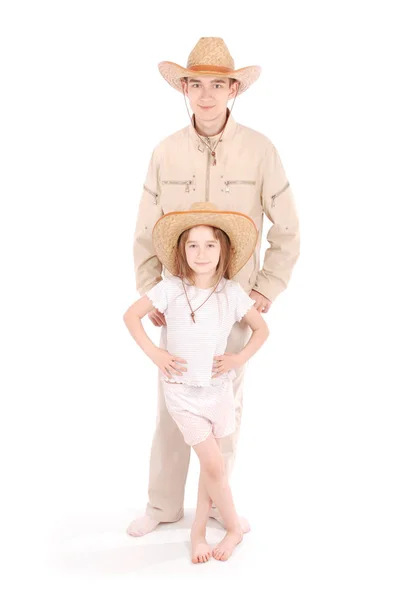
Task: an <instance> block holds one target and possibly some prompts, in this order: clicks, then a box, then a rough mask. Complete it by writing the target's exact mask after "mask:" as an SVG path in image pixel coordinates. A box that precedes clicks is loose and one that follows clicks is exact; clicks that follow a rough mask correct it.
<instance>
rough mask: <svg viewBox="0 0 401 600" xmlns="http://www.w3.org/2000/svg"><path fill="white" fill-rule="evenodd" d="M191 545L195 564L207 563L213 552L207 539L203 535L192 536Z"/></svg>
mask: <svg viewBox="0 0 401 600" xmlns="http://www.w3.org/2000/svg"><path fill="white" fill-rule="evenodd" d="M191 545H192V556H191V559H192V562H193V563H194V564H197V563H204V562H207V561H208V560H209V559H210V558H211V556H212V550H211V548H210V546H209V544H208V543H207V541H206V538H205V537H203V536H201V535H193V536H192V535H191Z"/></svg>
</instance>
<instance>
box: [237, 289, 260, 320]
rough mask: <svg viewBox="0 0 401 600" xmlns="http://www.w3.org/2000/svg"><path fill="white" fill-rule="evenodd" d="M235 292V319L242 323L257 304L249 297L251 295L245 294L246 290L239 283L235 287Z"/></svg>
mask: <svg viewBox="0 0 401 600" xmlns="http://www.w3.org/2000/svg"><path fill="white" fill-rule="evenodd" d="M234 292H235V300H234V306H235V312H234V318H235V320H236V321H241V319H242V317H244V316H245V315H246V313H247V312H248V310H249V309H250V308H252V306H253V305H254V304H255V300H252V298H250V297H249V295H248V294H247V293H246V292H245V290H244V288H243V287H242V286H241V285H240V284H239V283H237V285H236V286H235V288H234Z"/></svg>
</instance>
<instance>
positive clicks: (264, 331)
mask: <svg viewBox="0 0 401 600" xmlns="http://www.w3.org/2000/svg"><path fill="white" fill-rule="evenodd" d="M241 323H246V324H247V325H249V327H250V328H251V329H252V335H251V338H250V340H249V342H248V343H247V344H246V346H245V347H244V348H243V349H242V350H241V352H238V353H237V354H231V353H229V352H226V353H225V354H222V355H221V356H215V357H214V361H215V362H214V365H213V373H214V375H213V376H212V379H214V378H215V377H219V375H222V374H223V373H227V372H228V371H230V370H231V369H238V367H241V366H242V365H244V364H245V363H246V362H247V361H248V360H249V359H250V358H251V356H253V355H254V354H255V353H256V352H257V351H258V350H259V348H260V347H261V346H262V345H263V344H264V343H265V341H266V340H267V338H268V335H269V328H268V326H267V324H266V323H265V321H264V319H263V317H262V315H261V314H260V312H259V311H257V310H256V308H255V307H254V306H252V307H251V308H250V309H249V310H248V312H247V313H246V314H245V315H244V317H242V319H241Z"/></svg>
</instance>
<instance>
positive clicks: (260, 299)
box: [249, 290, 272, 313]
mask: <svg viewBox="0 0 401 600" xmlns="http://www.w3.org/2000/svg"><path fill="white" fill-rule="evenodd" d="M249 297H250V298H252V300H255V304H254V307H255V308H256V310H257V311H259V312H262V313H267V311H268V310H269V308H270V307H271V305H272V303H271V301H270V300H269V298H266V296H263V294H260V293H259V292H257V291H256V290H251V293H250V294H249Z"/></svg>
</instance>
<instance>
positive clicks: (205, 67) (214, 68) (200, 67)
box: [187, 65, 232, 73]
mask: <svg viewBox="0 0 401 600" xmlns="http://www.w3.org/2000/svg"><path fill="white" fill-rule="evenodd" d="M187 69H190V70H191V71H213V72H215V73H231V72H232V69H229V68H228V67H217V66H214V65H194V66H193V67H187Z"/></svg>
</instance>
